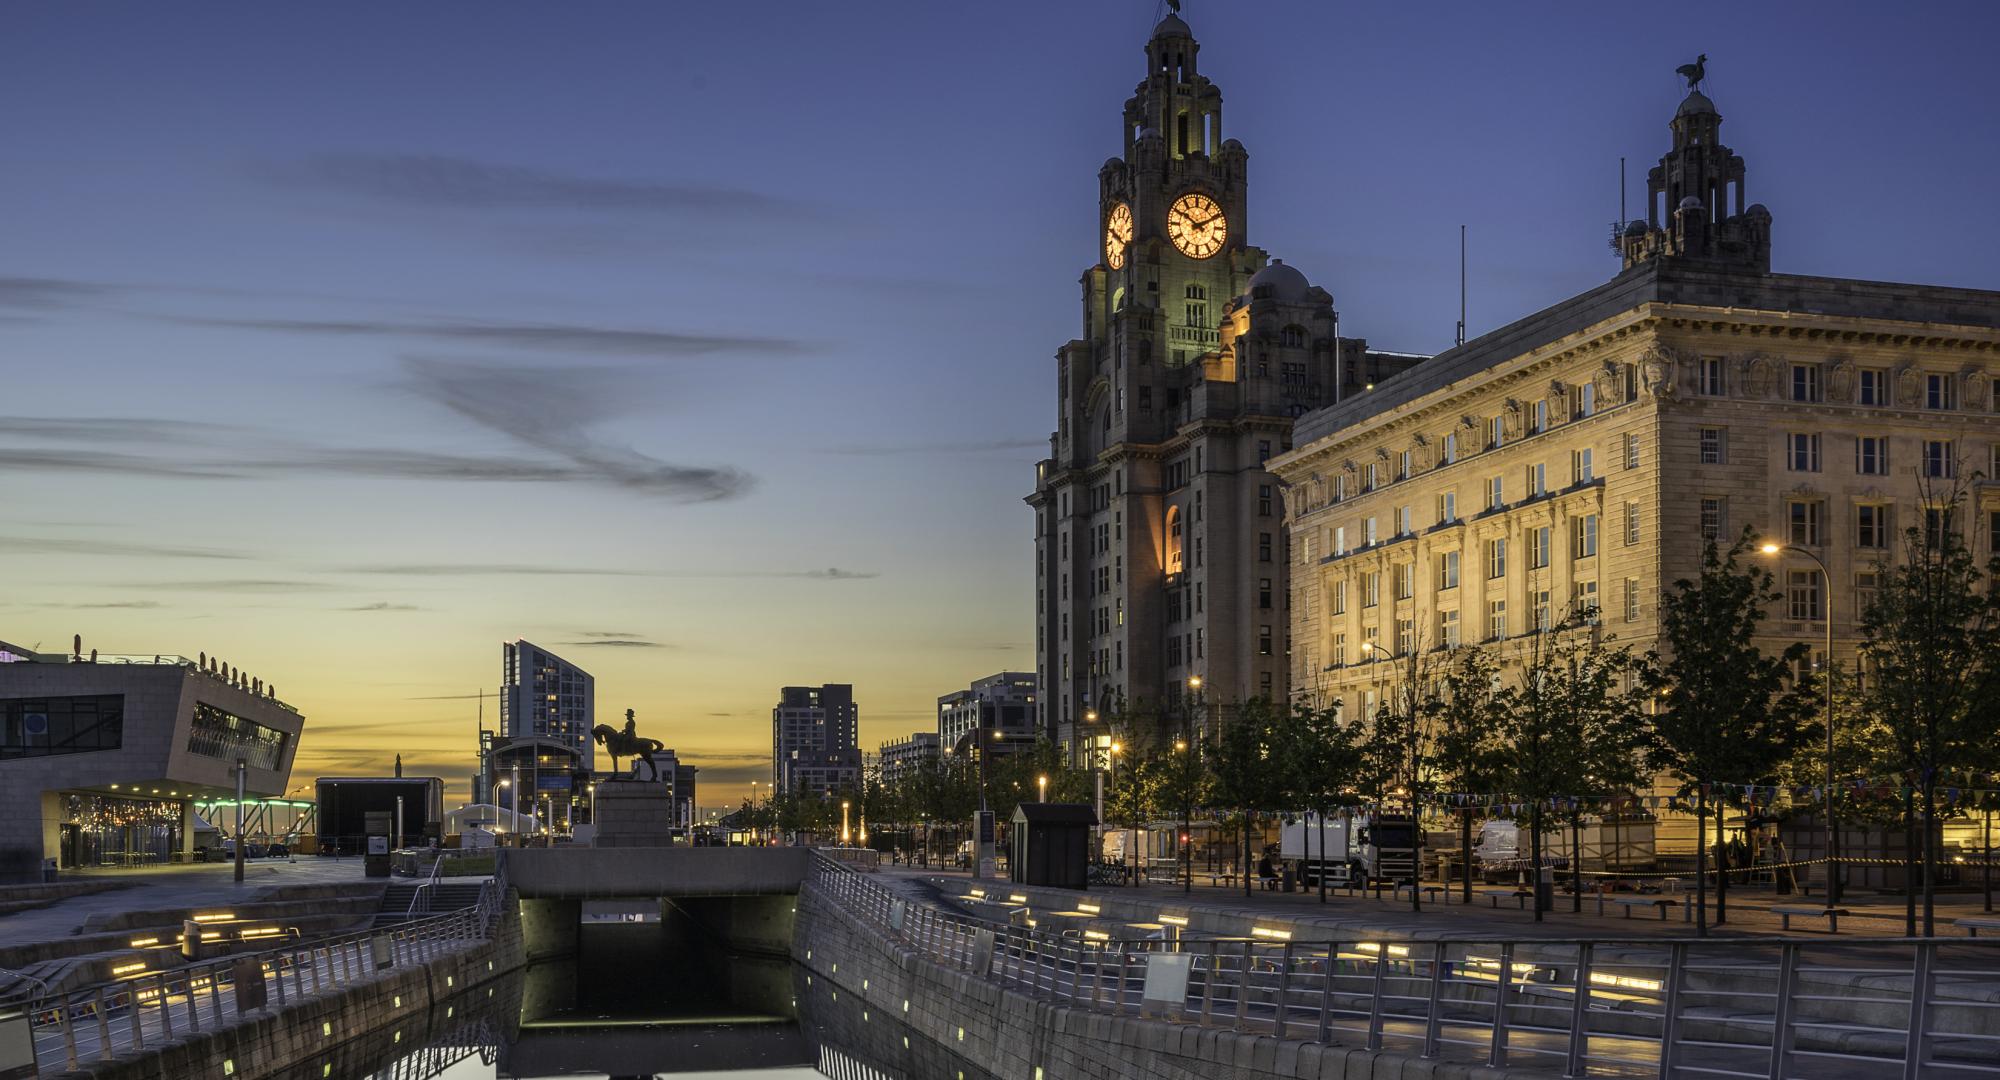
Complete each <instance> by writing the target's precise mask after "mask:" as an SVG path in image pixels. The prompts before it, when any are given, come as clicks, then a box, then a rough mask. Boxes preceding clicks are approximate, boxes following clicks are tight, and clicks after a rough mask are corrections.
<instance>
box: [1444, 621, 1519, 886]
mask: <svg viewBox="0 0 2000 1080" xmlns="http://www.w3.org/2000/svg"><path fill="white" fill-rule="evenodd" d="M1499 685H1500V678H1499V668H1498V666H1497V665H1496V664H1495V663H1494V660H1493V657H1492V656H1490V655H1488V654H1487V653H1486V651H1485V650H1483V649H1480V648H1477V647H1466V648H1460V649H1457V650H1454V651H1453V653H1452V654H1451V658H1450V661H1449V662H1448V663H1447V664H1446V665H1445V667H1444V670H1443V672H1442V673H1441V674H1440V677H1439V686H1438V703H1437V709H1436V712H1435V719H1434V721H1433V723H1432V725H1431V750H1430V756H1431V767H1432V770H1433V773H1432V776H1433V780H1434V782H1435V784H1436V786H1437V787H1438V789H1439V790H1442V791H1447V792H1484V791H1493V790H1496V789H1497V788H1498V787H1499V786H1500V765H1501V762H1500V746H1499V743H1498V738H1497V736H1498V732H1499V731H1500V729H1501V727H1502V726H1503V724H1504V723H1505V720H1504V718H1503V717H1502V716H1501V715H1500V711H1499V710H1500V702H1499V699H1498V697H1497V691H1498V688H1499ZM1458 835H1459V841H1458V842H1459V860H1460V862H1462V863H1463V864H1464V865H1463V874H1464V893H1463V895H1464V899H1465V902H1466V903H1468V904H1469V903H1471V902H1472V808H1471V806H1469V805H1467V806H1461V807H1459V808H1458Z"/></svg>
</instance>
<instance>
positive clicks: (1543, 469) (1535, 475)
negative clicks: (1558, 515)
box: [1528, 462, 1549, 499]
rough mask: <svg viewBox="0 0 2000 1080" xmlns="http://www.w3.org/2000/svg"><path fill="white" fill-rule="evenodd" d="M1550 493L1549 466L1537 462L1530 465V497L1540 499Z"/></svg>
mask: <svg viewBox="0 0 2000 1080" xmlns="http://www.w3.org/2000/svg"><path fill="white" fill-rule="evenodd" d="M1548 493H1549V467H1548V466H1547V465H1544V464H1542V463H1541V462H1536V463H1535V464H1533V465H1530V466H1528V498H1530V499H1538V498H1541V497H1542V496H1544V495H1547V494H1548Z"/></svg>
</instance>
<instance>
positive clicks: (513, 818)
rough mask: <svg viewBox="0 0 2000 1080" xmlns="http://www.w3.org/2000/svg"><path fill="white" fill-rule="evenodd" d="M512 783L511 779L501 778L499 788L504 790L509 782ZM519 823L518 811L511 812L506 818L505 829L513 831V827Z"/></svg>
mask: <svg viewBox="0 0 2000 1080" xmlns="http://www.w3.org/2000/svg"><path fill="white" fill-rule="evenodd" d="M512 783H513V781H511V780H502V781H500V790H502V791H505V790H506V789H507V787H508V786H509V785H510V784H512ZM520 824H521V822H520V815H519V814H518V813H517V814H513V815H512V816H510V817H509V818H508V819H507V831H508V832H513V831H514V829H515V828H516V827H517V826H519V825H520Z"/></svg>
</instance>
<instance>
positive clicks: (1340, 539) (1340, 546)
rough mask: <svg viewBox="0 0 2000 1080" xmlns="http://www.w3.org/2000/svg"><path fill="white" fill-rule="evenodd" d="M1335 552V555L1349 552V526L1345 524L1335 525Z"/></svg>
mask: <svg viewBox="0 0 2000 1080" xmlns="http://www.w3.org/2000/svg"><path fill="white" fill-rule="evenodd" d="M1333 553H1334V554H1335V555H1345V554H1347V526H1345V525H1338V526H1335V527H1334V530H1333Z"/></svg>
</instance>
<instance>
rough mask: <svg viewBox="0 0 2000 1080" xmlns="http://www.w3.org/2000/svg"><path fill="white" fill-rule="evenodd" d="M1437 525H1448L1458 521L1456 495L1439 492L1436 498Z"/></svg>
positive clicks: (1448, 492) (1454, 493)
mask: <svg viewBox="0 0 2000 1080" xmlns="http://www.w3.org/2000/svg"><path fill="white" fill-rule="evenodd" d="M1437 510H1438V524H1440V525H1449V524H1451V523H1452V522H1454V521H1457V520H1458V493H1457V492H1455V491H1445V492H1440V493H1439V494H1438V498H1437Z"/></svg>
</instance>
